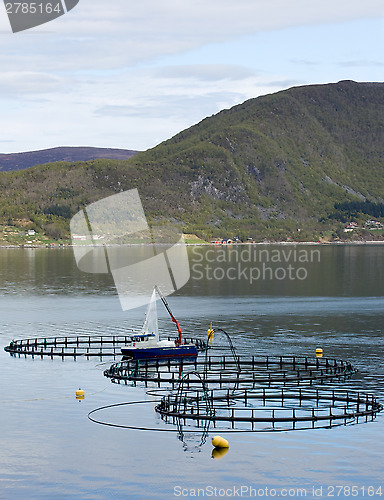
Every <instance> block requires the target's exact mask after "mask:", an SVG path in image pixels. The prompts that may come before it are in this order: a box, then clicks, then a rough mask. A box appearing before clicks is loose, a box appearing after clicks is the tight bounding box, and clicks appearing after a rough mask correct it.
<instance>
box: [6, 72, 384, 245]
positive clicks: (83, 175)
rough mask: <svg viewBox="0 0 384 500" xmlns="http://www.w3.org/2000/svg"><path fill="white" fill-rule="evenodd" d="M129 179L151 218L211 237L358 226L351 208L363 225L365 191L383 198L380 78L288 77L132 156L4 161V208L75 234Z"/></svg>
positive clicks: (281, 236) (330, 231)
mask: <svg viewBox="0 0 384 500" xmlns="http://www.w3.org/2000/svg"><path fill="white" fill-rule="evenodd" d="M132 188H137V189H138V190H139V193H140V197H141V200H142V202H143V206H144V210H145V213H146V215H147V218H148V220H149V221H151V220H152V221H155V222H157V223H162V222H169V221H171V222H172V223H174V224H176V225H177V226H178V227H180V229H181V230H182V231H183V232H184V233H189V234H197V235H199V236H202V237H204V238H215V237H225V236H226V237H233V236H239V237H240V238H241V239H247V238H248V237H251V238H254V239H256V240H258V241H263V240H264V239H268V240H278V241H281V240H286V239H287V238H290V239H292V240H304V241H305V240H314V239H319V238H322V237H324V238H336V237H338V238H340V237H342V238H344V237H354V236H353V235H355V234H357V231H355V230H352V231H351V232H350V233H345V234H344V232H343V231H344V228H345V225H346V222H347V219H349V221H351V218H353V220H354V221H356V225H357V226H359V227H360V228H362V227H363V223H364V217H366V218H368V217H369V214H368V213H366V214H365V215H364V217H363V216H362V215H361V210H360V208H361V207H363V208H364V207H365V208H364V210H365V209H366V207H368V205H366V204H365V202H369V204H370V205H369V210H370V212H372V213H373V212H374V213H376V212H377V213H381V209H382V207H381V204H383V203H384V83H356V82H353V81H341V82H338V83H330V84H326V85H308V86H302V87H293V88H291V89H288V90H284V91H281V92H277V93H275V94H269V95H266V96H262V97H258V98H255V99H250V100H248V101H246V102H244V103H242V104H239V105H237V106H234V107H232V108H231V109H226V110H223V111H221V112H220V113H218V114H216V115H213V116H211V117H209V118H206V119H204V120H203V121H201V122H200V123H198V124H196V125H194V126H193V127H190V128H188V129H186V130H184V131H182V132H180V133H179V134H177V135H176V136H174V137H173V138H171V139H169V140H167V141H164V142H162V143H161V144H159V145H158V146H156V147H154V148H152V149H150V150H148V151H144V152H141V153H138V154H136V155H134V156H133V157H132V158H130V159H128V160H109V159H96V160H90V161H87V162H72V163H70V164H61V163H52V164H47V165H43V166H38V167H34V168H30V169H27V170H23V171H19V172H8V173H7V172H3V173H0V189H1V193H2V196H1V198H0V219H1V218H2V219H3V220H6V221H8V222H11V223H12V221H14V223H15V224H17V223H18V222H17V221H18V220H21V219H23V220H24V221H26V220H27V221H28V220H30V221H31V223H33V224H34V225H35V226H36V227H37V229H39V228H42V230H44V231H46V232H49V233H51V234H63V235H68V234H69V220H70V218H71V216H72V215H73V214H75V213H76V212H77V211H78V210H79V209H80V208H81V207H83V206H85V205H87V204H89V203H92V202H94V201H97V200H99V199H101V198H104V197H106V196H109V195H112V194H114V193H119V192H121V191H124V190H128V189H132ZM335 205H337V206H338V207H339V208H337V207H336V206H335ZM359 207H360V208H359ZM359 214H360V215H359ZM382 222H384V219H383V221H382ZM379 233H380V232H379V231H377V232H376V233H374V234H375V235H377V237H379ZM345 235H346V236H345ZM371 236H372V235H371V234H365V233H364V232H363V231H362V232H361V237H362V238H370V237H371ZM375 237H376V236H375Z"/></svg>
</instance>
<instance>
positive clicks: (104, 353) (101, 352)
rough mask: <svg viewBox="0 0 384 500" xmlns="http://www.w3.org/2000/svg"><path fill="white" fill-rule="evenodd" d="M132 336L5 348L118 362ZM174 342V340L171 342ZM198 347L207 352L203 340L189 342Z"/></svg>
mask: <svg viewBox="0 0 384 500" xmlns="http://www.w3.org/2000/svg"><path fill="white" fill-rule="evenodd" d="M132 335H133V333H131V334H130V335H77V336H67V337H44V338H28V339H20V340H13V341H12V342H11V343H10V344H9V345H8V346H6V347H4V350H5V351H6V352H9V353H10V354H11V355H12V356H25V357H27V356H31V357H32V358H34V357H35V356H36V357H41V358H44V357H49V358H55V357H60V358H69V357H72V358H78V357H84V358H87V359H89V358H95V357H97V358H100V359H101V358H103V357H112V358H114V359H115V358H116V357H119V356H121V348H122V347H125V346H126V345H128V344H129V343H130V342H131V337H132ZM168 340H173V339H170V338H169V339H168ZM187 341H188V342H192V343H195V345H196V346H197V348H198V350H200V351H201V350H205V349H206V347H207V344H206V343H205V342H204V341H203V340H201V339H187Z"/></svg>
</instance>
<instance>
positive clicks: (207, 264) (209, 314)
mask: <svg viewBox="0 0 384 500" xmlns="http://www.w3.org/2000/svg"><path fill="white" fill-rule="evenodd" d="M258 249H266V250H268V252H264V253H260V252H258V251H257V252H256V253H253V254H249V255H247V254H246V253H243V254H241V251H243V250H244V247H238V248H237V249H236V248H235V249H232V250H231V249H227V250H221V249H214V248H212V247H209V248H202V247H191V248H189V257H190V265H191V279H190V281H189V282H188V283H187V285H185V286H184V287H183V288H182V289H181V290H179V291H178V292H177V293H176V294H174V295H173V296H171V297H169V303H170V304H171V307H172V309H173V312H174V314H175V315H176V317H177V318H178V319H179V321H180V323H181V325H182V328H183V330H184V331H185V332H186V333H191V334H193V335H197V334H199V335H205V332H206V330H207V327H208V326H209V323H210V322H211V321H212V322H213V323H214V325H215V326H216V327H221V328H224V329H225V330H226V331H227V332H228V333H230V334H231V336H232V339H233V342H234V344H235V345H236V347H237V348H238V349H239V351H240V352H243V353H245V352H248V353H249V352H251V351H252V352H253V353H255V354H260V353H262V354H266V353H268V354H296V355H313V354H314V352H315V349H316V347H322V348H323V349H324V353H325V355H326V356H328V357H336V358H343V359H348V360H350V361H352V363H353V364H354V365H355V366H356V367H357V368H358V369H359V373H358V374H357V375H356V376H355V377H354V378H353V379H352V380H351V381H349V382H347V383H346V384H339V385H341V386H344V385H347V386H348V387H350V388H356V389H359V390H367V391H371V392H373V393H374V394H376V395H377V396H378V397H379V398H381V399H382V400H383V401H384V367H383V364H382V352H383V343H384V342H383V334H382V327H383V320H384V258H383V252H384V246H381V245H351V246H326V247H313V246H298V247H292V246H276V247H258ZM293 249H294V250H295V251H296V254H295V253H289V251H290V250H291V251H292V250H293ZM283 250H284V251H285V252H286V253H282V252H283ZM313 250H316V251H318V252H319V254H316V253H315V254H313V253H312V254H311V251H313ZM247 251H248V250H247ZM273 251H275V252H274V253H273ZM304 252H307V254H305V253H304ZM288 266H291V269H289V268H288ZM284 273H285V274H284ZM289 273H291V275H289ZM297 273H298V274H297ZM0 296H1V306H0V341H1V351H0V360H1V372H0V389H1V392H0V394H1V396H0V398H1V401H0V405H1V412H0V422H1V429H2V446H1V452H0V498H4V499H11V498H12V499H14V498H17V499H19V498H20V499H21V498H23V499H24V498H25V499H35V498H36V499H42V498H47V499H67V498H68V499H69V498H70V499H77V498H81V499H82V498H89V499H107V498H108V499H109V498H122V499H136V498H137V499H157V498H160V499H171V498H178V497H179V496H182V497H184V498H185V497H192V496H193V493H195V496H197V495H198V496H199V497H200V498H201V497H203V494H204V496H205V497H208V496H211V497H215V496H214V493H215V490H214V488H215V487H216V488H217V490H216V497H223V496H224V497H230V496H231V493H232V496H234V495H235V493H236V492H239V491H240V490H239V489H236V488H241V487H243V490H242V491H243V498H247V497H249V494H248V495H247V491H248V492H249V491H250V490H249V489H248V490H246V489H245V488H250V487H252V488H254V489H256V491H258V492H259V496H261V493H262V491H261V490H264V491H266V490H265V488H268V489H271V488H274V489H276V492H277V495H278V494H279V493H282V494H284V493H286V496H290V497H291V498H292V497H293V498H296V497H297V498H299V497H303V493H302V491H303V490H305V492H306V498H321V496H320V493H321V494H322V497H323V498H328V497H331V494H332V493H333V495H334V496H337V494H338V492H339V498H345V497H347V496H351V492H352V490H348V487H352V486H356V487H357V489H354V490H353V492H354V494H353V496H354V497H355V498H367V497H368V496H369V497H374V498H375V497H376V498H379V497H380V494H379V493H380V490H378V488H379V487H380V486H381V487H382V494H383V495H384V480H383V477H384V476H383V465H382V456H383V452H382V449H383V446H382V436H383V434H384V420H383V415H382V414H379V416H378V417H377V418H376V419H375V420H374V421H373V422H368V423H362V424H359V425H350V426H341V427H337V428H333V429H315V430H304V431H291V432H275V433H274V432H266V433H243V434H241V433H238V434H235V433H233V434H231V433H228V434H225V433H224V432H222V433H221V434H222V435H223V436H224V437H226V438H227V439H228V440H229V441H230V449H229V452H228V453H227V455H226V456H224V457H223V458H222V459H221V460H220V461H217V460H212V459H211V451H212V446H211V445H210V438H211V437H212V436H213V435H215V432H214V431H212V432H210V434H209V436H208V439H207V442H206V444H204V445H202V446H200V441H199V438H198V436H197V435H193V434H191V435H190V436H188V439H187V438H186V440H185V441H186V442H184V443H183V442H181V441H180V440H179V439H178V435H177V433H175V432H155V431H133V430H127V429H122V428H116V427H108V426H102V425H98V424H95V423H93V422H91V421H90V420H89V419H88V418H87V415H88V412H89V411H91V410H93V409H95V408H98V407H100V406H103V405H109V404H114V403H121V402H128V401H140V400H142V401H147V403H144V404H142V405H141V406H140V405H137V406H134V407H129V408H128V407H124V410H122V409H120V410H117V411H115V410H109V411H108V412H107V413H106V414H105V415H104V416H105V417H106V419H108V420H109V421H112V422H117V421H119V422H124V423H126V424H127V425H131V424H132V423H133V425H144V426H148V427H151V428H156V427H157V426H158V427H159V428H160V427H161V422H159V419H158V417H157V416H156V414H155V412H154V409H153V407H154V403H153V402H152V401H151V397H150V396H148V395H147V394H146V392H145V390H144V388H143V387H132V386H125V385H117V384H112V383H110V381H109V380H108V379H106V378H105V377H104V376H103V370H104V369H105V368H106V366H108V365H109V364H110V363H109V362H108V361H105V360H103V361H102V362H101V361H99V360H89V361H87V360H84V359H80V360H77V361H73V360H65V361H61V360H56V359H53V360H50V359H25V358H17V357H16V358H13V357H11V356H9V355H8V354H7V353H5V352H4V350H3V347H4V346H6V345H7V344H8V343H9V342H10V341H11V340H12V339H15V338H24V337H37V336H40V337H41V336H61V335H76V334H81V333H87V334H88V333H90V334H113V333H114V334H116V333H121V332H123V331H124V328H131V327H136V326H139V325H140V324H141V323H142V320H143V316H144V309H143V308H140V309H135V310H131V311H126V312H122V311H121V308H120V303H119V300H118V297H117V294H116V291H115V288H114V283H113V281H112V279H111V277H110V276H108V275H91V274H86V273H82V272H80V271H79V270H78V269H77V267H76V264H75V261H74V258H73V254H72V250H71V249H0ZM159 312H160V320H159V322H160V327H161V328H162V330H163V332H165V333H172V332H173V326H172V323H170V321H169V320H168V318H167V316H166V314H165V313H164V312H163V311H161V310H160V311H159ZM79 387H81V388H83V389H84V390H85V393H86V398H85V400H84V401H82V402H79V401H76V399H75V397H74V396H75V391H76V389H78V388H79ZM335 485H341V486H345V487H346V489H343V490H342V491H340V490H332V489H331V487H332V486H335ZM313 487H315V489H316V492H317V495H315V496H314V494H313ZM321 487H322V490H321V489H320V488H321ZM369 487H374V489H370V490H369V492H370V494H368V488H369ZM182 488H183V490H182ZM297 488H302V489H303V490H302V491H301V492H299V493H296V489H297ZM198 489H199V490H198ZM283 489H287V490H283ZM288 489H289V491H288ZM181 493H183V495H181ZM210 493H212V495H210ZM373 493H374V494H373ZM254 496H255V495H254ZM264 496H267V495H266V494H264Z"/></svg>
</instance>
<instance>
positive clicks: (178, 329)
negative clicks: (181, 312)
mask: <svg viewBox="0 0 384 500" xmlns="http://www.w3.org/2000/svg"><path fill="white" fill-rule="evenodd" d="M155 289H156V292H157V293H158V294H159V297H160V298H161V300H162V302H163V304H164V305H165V308H166V310H167V311H168V313H169V315H170V316H171V319H172V321H173V322H174V323H176V327H177V331H178V332H179V339H178V344H179V345H181V344H182V341H181V328H180V325H179V322H178V321H177V319H176V318H175V316H174V315H173V314H172V311H171V309H170V307H169V305H168V302H167V301H166V300H165V297H164V296H163V294H162V293H161V292H160V290H159V287H158V286H157V285H155Z"/></svg>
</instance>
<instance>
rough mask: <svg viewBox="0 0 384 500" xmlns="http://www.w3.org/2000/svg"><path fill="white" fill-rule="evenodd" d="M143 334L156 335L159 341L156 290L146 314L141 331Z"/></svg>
mask: <svg viewBox="0 0 384 500" xmlns="http://www.w3.org/2000/svg"><path fill="white" fill-rule="evenodd" d="M141 333H142V334H152V333H153V334H154V335H155V340H156V342H158V341H159V328H158V325H157V309H156V290H155V289H154V290H153V292H152V297H151V301H150V302H149V304H148V309H147V312H146V314H145V321H144V324H143V327H142V329H141Z"/></svg>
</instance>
